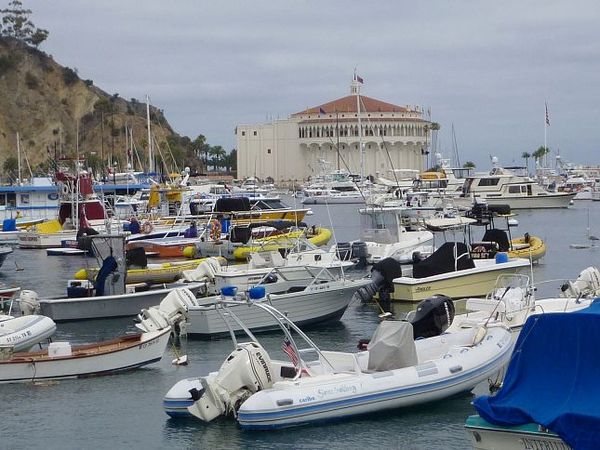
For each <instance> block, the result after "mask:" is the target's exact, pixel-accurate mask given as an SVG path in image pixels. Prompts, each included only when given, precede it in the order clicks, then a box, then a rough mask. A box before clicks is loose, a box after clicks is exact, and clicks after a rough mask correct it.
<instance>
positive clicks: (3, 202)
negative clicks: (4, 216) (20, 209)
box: [0, 194, 6, 206]
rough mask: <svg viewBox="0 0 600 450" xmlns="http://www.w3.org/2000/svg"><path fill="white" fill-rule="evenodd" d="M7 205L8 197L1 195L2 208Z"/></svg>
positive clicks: (0, 204) (0, 203)
mask: <svg viewBox="0 0 600 450" xmlns="http://www.w3.org/2000/svg"><path fill="white" fill-rule="evenodd" d="M5 205H6V195H5V194H0V206H5Z"/></svg>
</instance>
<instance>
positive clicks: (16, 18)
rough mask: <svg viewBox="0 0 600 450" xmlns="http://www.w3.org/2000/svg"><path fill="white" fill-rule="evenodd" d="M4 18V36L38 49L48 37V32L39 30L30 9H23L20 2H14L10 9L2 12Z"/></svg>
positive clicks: (14, 0) (9, 6) (9, 5)
mask: <svg viewBox="0 0 600 450" xmlns="http://www.w3.org/2000/svg"><path fill="white" fill-rule="evenodd" d="M0 13H2V14H3V17H2V36H3V37H8V38H13V39H17V40H19V41H21V42H25V43H26V44H28V45H33V46H35V47H38V46H39V45H40V44H41V43H42V42H44V41H45V40H46V38H47V37H48V30H44V29H42V28H37V27H36V26H35V25H34V24H33V22H32V21H31V20H29V16H30V15H31V10H30V9H25V8H23V3H21V2H20V1H19V0H12V1H11V2H10V3H9V4H8V8H5V9H2V10H0Z"/></svg>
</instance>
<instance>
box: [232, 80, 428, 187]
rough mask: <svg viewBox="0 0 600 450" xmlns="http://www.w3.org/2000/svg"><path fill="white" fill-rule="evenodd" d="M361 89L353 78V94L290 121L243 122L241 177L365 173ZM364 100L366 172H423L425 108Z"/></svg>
mask: <svg viewBox="0 0 600 450" xmlns="http://www.w3.org/2000/svg"><path fill="white" fill-rule="evenodd" d="M359 89H360V84H359V83H358V82H357V81H353V82H352V86H351V95H348V96H347V97H342V98H339V99H337V100H333V101H331V102H328V103H323V104H322V105H318V106H315V107H312V108H308V109H306V110H304V111H300V112H297V113H295V114H292V115H291V116H290V117H289V118H288V119H284V120H276V121H274V122H270V123H262V124H255V125H238V126H237V128H236V135H237V147H236V148H237V169H238V178H245V177H249V176H257V177H258V178H261V179H265V178H268V177H271V178H273V179H274V180H275V181H282V180H305V179H307V178H309V177H314V176H316V175H318V174H319V173H321V172H322V171H323V170H324V169H325V170H334V169H337V168H338V166H339V168H340V169H345V170H349V171H350V172H352V173H356V174H360V173H361V154H360V145H359V132H358V130H359V126H358V124H359V117H358V112H357V93H359ZM359 99H360V122H361V127H362V144H363V148H364V164H363V170H362V173H363V174H364V175H365V176H368V175H373V176H377V175H381V176H386V172H387V171H388V170H390V169H417V170H423V164H424V160H425V157H424V155H423V153H424V152H425V151H426V150H427V144H428V141H429V137H428V133H429V132H428V127H427V126H428V125H429V123H430V122H429V121H427V120H425V119H424V118H423V111H422V110H421V109H420V108H418V107H410V106H397V105H393V104H391V103H386V102H383V101H380V100H376V99H374V98H370V97H366V96H364V95H359ZM338 148H339V154H338ZM390 160H391V162H390Z"/></svg>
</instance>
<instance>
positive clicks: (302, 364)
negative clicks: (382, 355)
mask: <svg viewBox="0 0 600 450" xmlns="http://www.w3.org/2000/svg"><path fill="white" fill-rule="evenodd" d="M240 305H245V306H250V307H253V308H259V309H261V310H263V311H264V312H265V313H267V314H268V315H270V316H271V317H272V318H273V320H274V322H275V323H276V324H277V325H278V326H279V328H280V329H281V331H282V332H283V334H284V337H285V341H284V343H285V345H288V343H289V346H290V347H291V350H292V351H293V352H294V353H295V354H296V355H297V361H298V362H297V364H296V363H294V368H295V369H296V374H295V376H294V380H297V379H298V378H300V377H301V376H302V372H303V371H306V370H308V369H309V365H308V364H307V362H306V361H305V360H304V358H303V355H306V354H309V353H315V354H316V355H317V357H318V359H319V360H320V361H321V362H322V363H324V364H325V366H327V367H328V368H329V370H330V372H331V373H334V372H335V368H334V366H333V364H332V363H331V362H330V361H329V360H328V359H327V357H326V356H325V355H324V354H323V352H321V350H320V349H319V347H318V346H317V345H316V344H315V343H314V342H313V341H312V339H310V338H309V337H308V336H307V335H306V334H305V333H304V332H303V331H302V330H301V329H300V328H298V326H297V325H296V324H295V323H294V322H293V321H292V320H290V319H289V318H288V317H287V316H286V315H285V314H284V313H282V312H280V311H279V310H278V309H276V308H274V307H273V306H272V305H269V304H267V303H265V302H263V301H253V300H252V299H250V297H249V296H246V298H245V300H241V299H238V300H232V299H230V298H227V297H224V296H221V297H220V298H219V300H217V303H216V304H215V308H216V310H217V312H218V313H219V314H220V316H221V318H222V319H223V321H224V322H225V325H226V326H227V329H228V331H229V335H230V337H231V340H232V342H233V345H234V348H239V346H240V344H239V343H238V340H237V338H236V335H235V331H234V329H233V327H232V324H231V322H230V320H233V321H234V322H235V323H236V324H237V325H238V326H239V327H240V328H241V329H242V330H243V332H244V333H245V334H246V335H247V336H248V337H249V338H250V339H251V340H252V341H253V342H257V343H258V342H259V341H258V339H257V338H256V337H255V336H254V334H253V333H252V331H250V329H249V328H248V327H247V326H246V325H245V324H244V322H243V321H242V320H241V319H240V318H239V317H238V316H237V315H236V314H235V312H234V311H233V308H230V306H240ZM292 331H293V332H295V333H296V334H297V335H298V337H300V338H301V339H302V341H304V343H305V344H306V345H307V347H304V348H299V347H298V344H297V343H296V340H295V339H294V337H293V335H292ZM286 353H287V352H286Z"/></svg>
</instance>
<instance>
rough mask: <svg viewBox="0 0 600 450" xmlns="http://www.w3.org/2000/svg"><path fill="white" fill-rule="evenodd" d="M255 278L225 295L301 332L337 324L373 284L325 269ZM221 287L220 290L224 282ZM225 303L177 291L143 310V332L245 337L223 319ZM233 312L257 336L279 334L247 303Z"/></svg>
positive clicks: (282, 271) (280, 271) (287, 269)
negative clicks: (268, 308)
mask: <svg viewBox="0 0 600 450" xmlns="http://www.w3.org/2000/svg"><path fill="white" fill-rule="evenodd" d="M257 278H258V279H255V280H252V277H249V278H246V279H245V281H246V282H247V281H248V279H250V280H252V281H253V282H252V283H251V287H246V288H245V289H244V288H242V287H241V288H240V293H239V294H237V291H238V288H237V287H235V286H232V285H226V286H223V287H221V292H226V293H227V295H231V296H234V295H235V298H236V299H237V300H240V299H244V300H245V299H248V298H251V297H252V298H253V300H255V301H262V302H265V303H268V304H270V305H273V306H275V307H276V308H278V309H281V310H282V311H285V314H286V315H287V317H289V319H290V320H293V321H294V322H295V323H296V324H297V325H298V326H307V325H314V324H317V323H321V322H326V321H331V320H339V319H340V318H341V317H342V315H343V314H344V311H346V308H347V307H348V305H349V304H350V301H351V300H352V298H353V294H354V293H355V292H356V291H357V290H358V289H360V288H361V287H363V286H365V285H366V284H367V283H368V282H369V281H368V280H365V279H363V280H350V279H346V278H341V279H339V278H336V277H334V276H333V275H331V273H330V272H328V271H327V270H326V269H325V268H321V269H319V268H311V267H303V266H298V267H279V268H274V269H272V270H270V271H268V272H267V273H266V274H265V273H263V275H262V276H260V277H257ZM227 281H230V280H227ZM218 286H222V282H221V283H219V284H218ZM236 294H237V295H236ZM223 301H224V300H223V297H222V296H221V295H217V296H212V297H206V298H201V299H196V298H195V296H194V295H192V294H191V293H190V292H189V291H187V290H185V291H181V290H178V291H175V292H173V293H172V294H169V296H167V297H166V298H165V299H164V300H163V301H162V302H161V304H160V305H159V306H158V307H155V308H150V309H145V310H142V312H141V314H140V315H139V316H138V319H139V324H138V325H139V327H140V328H141V329H142V330H154V329H160V327H163V326H165V325H166V324H169V326H170V325H174V326H175V324H177V325H176V328H177V329H181V330H184V332H185V334H187V335H188V336H193V337H198V338H205V339H206V338H213V337H218V336H222V335H227V334H228V333H229V330H230V329H233V330H234V331H242V330H243V328H240V327H239V325H237V324H229V323H228V322H226V321H224V320H223V319H222V317H221V313H222V311H220V310H219V308H220V305H221V304H223ZM240 305H241V307H240ZM230 310H235V312H236V315H238V316H239V317H240V318H241V319H242V320H243V321H244V322H245V324H246V326H247V327H248V328H250V329H251V330H253V331H267V330H271V329H273V328H277V324H276V323H274V322H273V320H272V318H271V317H270V316H269V314H265V313H264V312H262V311H261V310H260V309H254V308H247V306H246V303H244V302H238V304H237V305H235V306H231V308H230V309H228V311H230ZM172 319H173V320H172Z"/></svg>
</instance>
